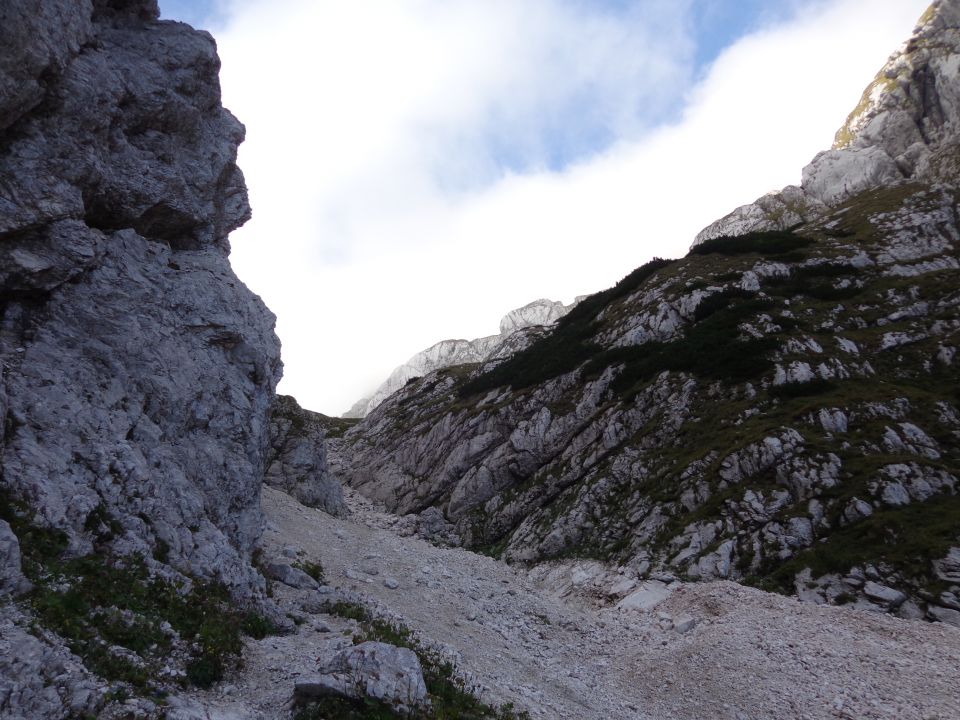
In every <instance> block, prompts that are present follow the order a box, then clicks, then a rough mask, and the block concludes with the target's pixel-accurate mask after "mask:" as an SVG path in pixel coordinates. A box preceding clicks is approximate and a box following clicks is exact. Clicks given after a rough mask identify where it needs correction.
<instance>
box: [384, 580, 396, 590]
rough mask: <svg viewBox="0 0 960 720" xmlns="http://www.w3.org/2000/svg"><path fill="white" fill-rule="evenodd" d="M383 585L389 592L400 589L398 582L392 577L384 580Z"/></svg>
mask: <svg viewBox="0 0 960 720" xmlns="http://www.w3.org/2000/svg"><path fill="white" fill-rule="evenodd" d="M383 584H384V587H387V588H389V589H391V590H396V589H397V588H398V587H400V581H399V580H397V579H396V578H392V577H388V578H384V579H383Z"/></svg>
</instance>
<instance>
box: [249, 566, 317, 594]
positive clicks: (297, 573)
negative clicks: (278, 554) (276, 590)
mask: <svg viewBox="0 0 960 720" xmlns="http://www.w3.org/2000/svg"><path fill="white" fill-rule="evenodd" d="M263 574H264V575H266V576H267V577H268V578H270V579H271V580H276V581H278V582H282V583H283V584H284V585H289V586H290V587H293V588H299V589H301V590H318V589H319V588H320V583H318V582H317V581H316V580H314V579H313V578H312V577H310V576H309V575H307V573H305V572H304V571H303V570H301V569H299V568H295V567H293V566H292V565H289V564H287V563H285V562H281V561H274V562H270V563H267V565H266V567H264V569H263Z"/></svg>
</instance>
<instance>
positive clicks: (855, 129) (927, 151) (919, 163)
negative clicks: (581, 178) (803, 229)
mask: <svg viewBox="0 0 960 720" xmlns="http://www.w3.org/2000/svg"><path fill="white" fill-rule="evenodd" d="M958 72H960V0H937V2H934V3H933V4H932V5H931V6H930V7H929V8H928V9H927V11H926V12H925V13H924V14H923V16H922V17H921V18H920V20H919V22H918V24H917V26H916V28H915V30H914V32H913V35H912V36H911V38H910V39H909V40H908V41H907V42H905V43H904V44H903V45H902V46H901V48H900V49H899V50H898V51H897V52H895V53H894V54H893V55H891V56H890V59H889V60H888V61H887V62H886V64H885V65H884V66H883V68H882V69H881V70H880V72H879V73H877V75H876V77H875V78H874V80H873V82H871V83H870V85H868V86H867V88H866V90H865V91H864V93H863V96H862V97H861V99H860V102H859V103H858V104H857V106H856V107H855V108H854V109H853V111H852V112H851V113H850V115H849V116H848V117H847V120H846V122H845V123H844V124H843V126H842V127H841V128H840V129H839V130H838V131H837V134H836V137H835V141H834V145H833V147H832V148H831V149H830V150H827V151H825V152H821V153H819V154H818V155H817V156H816V157H815V158H814V159H813V160H812V161H811V163H810V164H809V165H807V166H806V167H805V168H804V169H803V180H802V183H801V185H800V187H796V186H788V187H786V188H784V189H783V190H782V191H780V192H779V193H771V194H769V195H765V196H764V197H762V198H760V199H759V200H757V201H756V202H754V203H752V204H750V205H745V206H743V207H740V208H737V209H736V210H734V211H733V212H732V213H730V214H729V215H727V216H726V217H724V218H722V219H720V220H718V221H717V222H715V223H713V224H712V225H710V226H708V227H707V228H705V229H704V230H703V231H701V232H700V234H699V235H697V238H696V240H695V242H694V244H695V245H697V244H700V243H702V242H704V241H706V240H710V239H712V238H716V237H721V236H724V235H742V234H745V233H748V232H753V231H757V230H784V229H788V228H790V227H793V226H795V225H797V224H800V223H804V222H809V221H811V220H813V219H815V218H816V217H819V216H821V215H823V214H824V213H825V212H826V211H827V210H828V209H829V208H831V207H835V206H837V205H839V204H840V203H842V202H844V201H846V200H848V199H849V198H851V197H853V196H854V195H857V194H859V193H861V192H864V191H866V190H872V189H875V188H878V187H884V186H888V185H891V184H896V183H900V182H904V181H907V180H922V181H928V182H939V181H942V180H943V179H945V178H955V177H956V175H957V171H958V169H960V168H958V164H957V163H958V161H957V152H956V150H957V146H958V144H960V137H958V129H960V86H958V83H957V77H958Z"/></svg>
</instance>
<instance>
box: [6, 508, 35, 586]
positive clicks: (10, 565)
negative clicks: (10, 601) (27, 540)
mask: <svg viewBox="0 0 960 720" xmlns="http://www.w3.org/2000/svg"><path fill="white" fill-rule="evenodd" d="M29 589H30V582H29V581H28V580H27V579H26V578H25V577H24V576H23V571H22V570H21V568H20V541H19V540H18V539H17V536H16V535H14V534H13V530H12V529H11V528H10V525H9V524H8V523H7V522H5V521H4V520H0V598H2V597H3V596H4V595H18V594H20V593H22V592H26V591H27V590H29Z"/></svg>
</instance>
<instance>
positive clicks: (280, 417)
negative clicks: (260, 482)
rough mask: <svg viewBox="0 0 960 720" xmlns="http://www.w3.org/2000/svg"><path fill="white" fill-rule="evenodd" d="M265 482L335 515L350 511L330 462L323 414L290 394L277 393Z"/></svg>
mask: <svg viewBox="0 0 960 720" xmlns="http://www.w3.org/2000/svg"><path fill="white" fill-rule="evenodd" d="M264 482H266V483H267V484H268V485H270V486H271V487H275V488H277V489H279V490H283V491H284V492H285V493H287V494H288V495H292V496H293V497H295V498H296V499H297V500H299V501H300V502H301V503H303V504H304V505H309V506H310V507H318V508H322V509H323V510H326V511H327V512H328V513H330V514H331V515H340V514H342V513H344V512H345V511H346V506H345V505H344V502H343V492H342V490H341V489H340V483H339V482H337V480H336V479H335V478H334V477H333V475H332V474H331V472H330V468H329V466H328V465H327V450H326V437H325V432H324V429H323V422H322V420H321V417H320V416H319V415H318V414H317V413H313V412H310V411H309V410H304V409H303V408H301V407H300V405H298V404H297V401H296V400H294V399H293V398H292V397H290V396H288V395H279V396H277V399H276V402H275V403H274V405H273V409H272V411H271V413H270V453H269V457H268V462H267V470H266V475H265V476H264Z"/></svg>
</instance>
